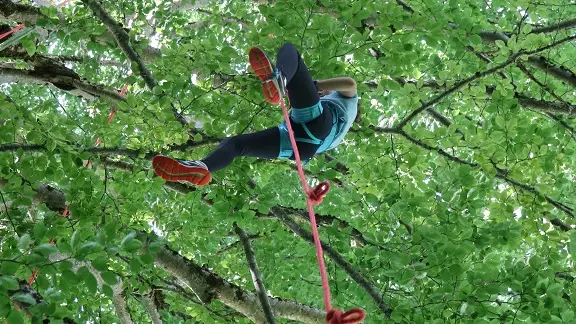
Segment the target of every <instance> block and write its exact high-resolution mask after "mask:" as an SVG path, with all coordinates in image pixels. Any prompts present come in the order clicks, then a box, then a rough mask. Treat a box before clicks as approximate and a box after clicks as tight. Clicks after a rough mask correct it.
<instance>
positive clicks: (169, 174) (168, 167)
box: [152, 156, 211, 186]
mask: <svg viewBox="0 0 576 324" xmlns="http://www.w3.org/2000/svg"><path fill="white" fill-rule="evenodd" d="M152 167H153V168H154V172H155V173H156V174H157V175H159V176H160V177H162V179H164V180H166V181H186V182H190V183H191V184H194V185H197V186H205V185H207V184H208V183H209V182H210V178H211V176H210V171H208V170H206V169H204V168H199V167H190V166H186V165H184V164H181V163H180V162H178V161H176V160H174V159H172V158H169V157H167V156H155V157H154V158H153V159H152Z"/></svg>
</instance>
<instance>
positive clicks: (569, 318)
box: [561, 309, 574, 323]
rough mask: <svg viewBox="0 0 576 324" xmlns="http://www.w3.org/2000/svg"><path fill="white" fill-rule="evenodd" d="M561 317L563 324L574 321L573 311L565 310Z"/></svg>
mask: <svg viewBox="0 0 576 324" xmlns="http://www.w3.org/2000/svg"><path fill="white" fill-rule="evenodd" d="M561 317H562V320H563V321H564V322H566V323H570V322H571V321H572V320H573V319H574V311H573V310H571V309H566V310H564V311H563V312H562V314H561Z"/></svg>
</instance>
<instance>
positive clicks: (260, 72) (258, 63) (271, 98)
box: [248, 47, 281, 105]
mask: <svg viewBox="0 0 576 324" xmlns="http://www.w3.org/2000/svg"><path fill="white" fill-rule="evenodd" d="M248 58H249V61H250V66H251V67H252V70H254V73H255V74H256V76H258V78H259V79H260V81H261V82H263V83H262V92H263V93H264V98H266V101H268V102H269V103H271V104H273V105H277V104H279V103H280V100H281V98H280V93H279V92H278V89H277V88H276V86H275V85H274V83H273V82H272V81H269V82H264V81H266V80H268V79H269V78H270V76H271V75H272V74H273V73H274V68H273V66H272V62H271V61H270V58H269V57H268V55H266V53H264V51H263V50H261V49H260V48H258V47H252V48H251V49H250V53H249V54H248Z"/></svg>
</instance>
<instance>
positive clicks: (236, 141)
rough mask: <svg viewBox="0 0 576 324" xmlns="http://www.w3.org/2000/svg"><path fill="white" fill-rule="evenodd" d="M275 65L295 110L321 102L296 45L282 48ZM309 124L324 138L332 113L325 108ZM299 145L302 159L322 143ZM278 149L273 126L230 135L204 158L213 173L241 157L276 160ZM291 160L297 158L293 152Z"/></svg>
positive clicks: (297, 129) (298, 129) (298, 131)
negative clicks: (249, 132)
mask: <svg viewBox="0 0 576 324" xmlns="http://www.w3.org/2000/svg"><path fill="white" fill-rule="evenodd" d="M276 67H277V68H278V69H279V70H280V71H281V72H282V74H283V75H284V76H285V77H286V82H287V85H286V88H287V89H288V98H289V99H290V104H291V106H292V109H300V108H307V107H311V106H313V105H315V104H317V103H318V101H319V100H320V97H319V95H318V91H317V89H316V86H315V85H314V80H313V79H312V76H310V72H309V71H308V68H307V67H306V64H304V61H302V57H301V56H300V53H299V52H298V50H297V49H296V47H294V45H292V44H290V43H287V44H284V46H282V47H281V48H280V50H279V51H278V54H277V56H276ZM290 121H291V123H292V129H293V130H294V135H295V136H296V137H304V138H307V137H308V135H307V134H306V132H305V131H304V128H303V127H302V124H297V123H295V122H294V121H293V120H292V118H290ZM306 126H307V127H308V129H309V130H310V132H311V133H312V134H313V135H314V136H316V137H317V138H319V139H321V140H322V139H325V138H326V137H327V136H328V134H329V133H330V130H331V128H332V113H331V112H330V111H329V110H328V109H324V111H323V112H322V114H321V115H320V116H318V117H317V118H315V119H313V120H311V121H309V122H307V123H306ZM297 145H298V151H299V152H300V158H301V159H302V160H309V159H311V158H312V157H313V156H314V153H316V150H318V148H319V146H320V145H316V144H309V143H302V142H297ZM279 152H280V130H279V129H278V127H272V128H268V129H266V130H263V131H260V132H256V133H251V134H245V135H238V136H233V137H228V138H226V139H225V140H223V141H222V142H221V143H220V145H219V146H218V147H217V148H216V149H215V150H214V151H213V152H212V153H211V154H210V155H209V156H208V157H206V158H205V159H203V160H202V161H203V162H204V163H205V164H206V165H207V166H208V169H209V170H210V172H215V171H218V170H221V169H223V168H225V167H227V166H228V165H230V163H232V161H233V160H234V159H235V158H236V157H239V156H250V157H257V158H265V159H276V158H277V157H278V154H279ZM290 159H291V160H293V159H294V154H292V156H291V157H290Z"/></svg>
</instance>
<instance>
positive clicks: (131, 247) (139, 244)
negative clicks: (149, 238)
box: [124, 239, 143, 252]
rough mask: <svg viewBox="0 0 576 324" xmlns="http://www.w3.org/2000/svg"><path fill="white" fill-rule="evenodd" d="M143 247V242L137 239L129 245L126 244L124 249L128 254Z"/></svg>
mask: <svg viewBox="0 0 576 324" xmlns="http://www.w3.org/2000/svg"><path fill="white" fill-rule="evenodd" d="M142 246H143V244H142V242H140V241H139V240H137V239H133V240H131V241H129V242H128V243H126V244H124V249H125V250H126V251H128V252H136V251H138V250H139V249H141V248H142Z"/></svg>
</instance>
